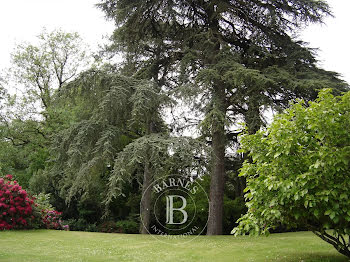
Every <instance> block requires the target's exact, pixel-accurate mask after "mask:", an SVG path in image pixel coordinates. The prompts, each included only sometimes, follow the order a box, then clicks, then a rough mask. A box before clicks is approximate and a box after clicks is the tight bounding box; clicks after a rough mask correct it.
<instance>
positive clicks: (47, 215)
mask: <svg viewBox="0 0 350 262" xmlns="http://www.w3.org/2000/svg"><path fill="white" fill-rule="evenodd" d="M41 214H42V221H43V223H44V224H45V226H46V228H47V229H63V228H64V226H63V225H62V221H61V215H62V212H57V211H56V210H44V209H43V210H41Z"/></svg>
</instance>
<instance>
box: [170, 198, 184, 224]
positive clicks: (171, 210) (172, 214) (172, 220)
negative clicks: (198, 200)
mask: <svg viewBox="0 0 350 262" xmlns="http://www.w3.org/2000/svg"><path fill="white" fill-rule="evenodd" d="M176 197H177V198H180V199H181V200H182V207H180V208H174V198H176ZM186 205H187V201H186V198H184V197H183V196H179V195H170V196H167V197H166V223H167V224H170V225H182V224H184V223H186V221H187V218H188V215H187V212H186V211H185V210H184V209H185V207H186ZM174 211H180V212H181V213H182V214H183V217H184V218H183V220H182V221H181V222H179V223H176V222H174Z"/></svg>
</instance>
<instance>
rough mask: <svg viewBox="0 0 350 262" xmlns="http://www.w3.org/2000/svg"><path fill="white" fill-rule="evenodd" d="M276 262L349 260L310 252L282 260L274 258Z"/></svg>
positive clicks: (288, 256) (342, 261) (343, 257)
mask: <svg viewBox="0 0 350 262" xmlns="http://www.w3.org/2000/svg"><path fill="white" fill-rule="evenodd" d="M273 261H276V262H292V261H293V262H349V261H350V258H347V257H345V256H343V255H341V254H339V255H337V254H334V255H329V254H317V253H310V252H298V255H297V256H296V255H295V254H290V255H286V256H284V257H283V258H276V259H275V260H273Z"/></svg>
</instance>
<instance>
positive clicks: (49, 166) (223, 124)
mask: <svg viewBox="0 0 350 262" xmlns="http://www.w3.org/2000/svg"><path fill="white" fill-rule="evenodd" d="M97 7H98V8H99V9H100V10H102V12H103V13H104V14H105V15H106V18H107V19H111V20H113V21H114V22H115V30H114V32H113V34H112V35H111V36H110V42H109V44H108V45H107V46H105V47H103V48H102V49H101V50H100V52H99V54H97V55H95V56H93V57H94V59H92V57H91V56H88V54H87V53H86V52H85V51H84V49H83V48H82V46H83V45H82V41H81V39H80V37H79V35H78V34H77V33H66V32H62V31H55V32H52V33H47V32H44V33H43V34H41V35H40V37H39V40H40V41H39V44H38V45H32V44H23V45H20V46H18V47H17V49H16V50H15V52H14V53H13V54H12V61H13V63H12V64H13V65H12V68H11V70H9V71H8V75H5V76H3V77H2V78H1V79H0V80H1V82H0V83H1V85H0V99H1V100H0V101H1V105H0V109H1V124H0V144H1V148H0V160H1V161H0V172H1V173H4V174H7V173H12V174H14V175H15V176H16V177H17V179H18V180H19V181H20V183H21V184H22V185H25V186H27V187H28V188H29V189H30V191H31V192H33V193H50V194H51V201H52V204H53V205H54V206H55V207H56V208H57V209H58V210H62V211H63V212H64V213H63V215H64V217H65V219H72V220H74V221H75V223H76V224H79V223H80V224H83V226H81V227H82V228H84V227H85V228H86V227H87V226H88V225H91V224H94V223H95V224H96V223H103V222H104V221H111V220H123V221H124V220H125V221H134V222H138V221H139V220H138V216H139V213H141V214H140V215H141V217H142V220H143V221H145V227H144V226H140V232H141V233H146V232H147V230H146V229H147V227H148V226H149V223H150V221H151V220H152V219H153V218H152V215H151V213H150V210H151V208H150V207H151V204H152V195H151V194H149V195H147V196H146V197H144V198H142V201H141V195H143V193H145V192H146V188H147V187H148V186H149V185H150V184H151V183H152V181H153V180H154V179H156V178H157V177H159V176H161V175H166V174H172V173H178V174H181V175H184V176H188V175H189V173H190V172H195V173H196V174H198V175H202V174H204V176H203V177H204V179H203V181H202V182H201V183H203V186H204V187H205V188H206V189H207V191H208V194H209V198H210V205H209V210H210V212H209V210H205V212H204V213H203V214H202V216H203V217H202V218H201V219H202V220H203V221H205V220H206V217H205V216H206V215H208V214H210V215H209V218H208V225H207V234H208V235H218V234H223V233H228V232H230V231H231V229H232V228H233V227H234V225H235V221H236V220H237V219H238V218H239V217H240V216H241V214H244V213H245V212H246V208H245V206H244V200H243V195H244V189H245V187H246V179H245V178H244V177H242V176H238V174H239V170H240V168H241V167H242V164H243V162H244V161H248V162H249V161H251V156H249V155H248V154H247V153H244V154H242V153H239V152H238V151H237V149H238V148H239V147H240V141H239V135H240V134H241V133H242V132H244V130H247V132H248V133H249V134H254V133H256V132H257V131H259V130H260V129H261V128H262V127H264V126H265V125H266V123H267V120H266V115H267V114H268V113H267V112H269V111H273V112H281V111H283V110H284V109H285V108H287V107H288V105H289V103H290V102H291V101H296V99H298V98H302V99H304V101H306V102H307V101H312V100H314V99H316V97H317V94H318V92H319V90H321V89H323V88H331V89H332V91H333V93H334V94H341V92H343V91H346V90H348V86H347V84H346V83H344V82H343V81H342V80H341V79H340V78H339V75H338V74H337V73H335V72H330V71H326V70H323V69H321V68H319V67H318V66H317V58H316V54H315V52H314V50H313V49H311V48H308V47H307V45H306V43H304V42H302V41H297V40H296V39H295V38H294V37H293V35H294V33H296V32H297V31H298V30H301V28H302V27H303V26H305V25H307V24H309V23H321V22H322V20H323V18H324V17H325V16H327V15H330V14H331V11H330V9H329V6H328V5H327V3H326V2H325V1H302V0H289V1H262V0H254V1H236V0H230V1H228V0H221V1H205V0H200V1H192V0H188V1H187V0H186V1H163V0H158V1H155V0H151V1H143V0H137V1H126V0H103V1H101V2H100V3H99V4H97ZM117 55H118V56H121V57H122V61H121V62H120V63H112V62H111V61H112V59H111V58H112V57H114V56H117ZM13 83H16V84H18V85H21V86H23V90H25V92H24V93H23V94H19V95H17V96H15V95H13V94H11V88H9V87H11V84H13ZM180 105H184V106H185V107H187V108H188V109H189V110H190V111H191V114H189V115H185V116H183V115H181V114H177V112H174V111H181V110H182V109H183V107H182V106H180ZM169 111H170V112H171V113H174V115H173V116H174V120H173V121H170V120H169V119H171V118H172V117H169V113H167V112H169ZM171 113H170V115H172V114H171ZM242 123H244V125H245V127H242V126H241V124H242ZM188 128H192V129H195V130H196V132H197V134H198V135H197V136H196V137H188V136H184V135H183V134H181V131H183V130H186V129H188ZM170 152H171V153H170ZM140 202H141V211H140V210H139V205H140ZM78 221H80V222H79V223H78ZM203 221H202V223H204V222H203ZM84 225H85V226H84ZM77 227H78V226H77ZM280 230H283V228H282V229H280Z"/></svg>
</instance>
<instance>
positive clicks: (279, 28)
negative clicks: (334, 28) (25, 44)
mask: <svg viewBox="0 0 350 262" xmlns="http://www.w3.org/2000/svg"><path fill="white" fill-rule="evenodd" d="M98 6H99V7H100V8H101V9H102V10H103V11H104V12H105V14H106V15H107V17H108V18H110V19H112V20H114V21H115V23H116V26H117V28H116V30H115V32H114V34H113V36H112V44H111V45H110V47H109V48H108V49H107V51H109V52H111V53H113V52H114V53H115V52H122V54H123V55H124V57H125V67H124V68H125V70H126V71H129V72H130V71H135V72H137V74H138V75H139V76H141V77H144V78H152V79H154V81H155V82H156V83H157V85H158V87H162V88H168V89H174V88H177V90H182V91H183V92H182V94H181V95H183V94H184V93H185V94H186V95H187V97H190V100H191V101H192V102H196V103H194V108H196V109H197V110H199V111H200V112H201V113H202V114H204V116H205V117H204V120H203V119H202V120H203V121H201V124H200V127H201V130H202V134H203V137H205V138H206V139H207V140H208V142H209V143H210V145H211V147H212V149H213V150H212V152H213V153H212V172H211V185H210V213H209V222H208V231H207V233H208V234H209V235H213V234H221V233H222V221H223V219H222V216H223V196H224V185H225V178H226V171H227V164H228V161H227V154H226V149H227V147H228V145H229V142H231V143H234V141H235V140H236V139H237V134H238V133H239V132H233V131H232V128H233V127H234V126H235V125H237V121H240V120H241V119H242V118H243V119H244V121H245V122H246V123H247V126H248V127H249V129H250V132H251V133H254V132H255V131H257V130H258V129H259V128H260V126H261V125H262V124H263V118H262V115H263V109H264V107H265V108H266V107H270V108H271V107H272V108H276V107H279V108H280V107H281V106H286V105H287V104H288V100H290V99H294V98H296V97H305V98H307V99H314V98H315V97H316V94H317V88H319V87H320V86H324V87H325V86H331V85H332V86H334V87H335V88H337V86H341V85H334V83H337V84H339V83H340V81H339V80H338V79H337V77H336V74H334V73H331V72H326V71H323V70H319V69H318V68H317V67H316V66H315V62H316V61H315V58H314V56H313V54H312V52H311V50H309V49H307V48H305V47H304V46H303V45H302V43H298V42H295V41H293V40H292V39H291V37H289V35H288V33H287V32H291V31H293V30H296V29H298V28H299V27H300V26H302V25H303V24H305V23H309V22H320V21H322V18H323V17H324V16H325V15H327V14H329V13H330V10H329V7H328V5H327V4H326V3H325V2H324V1H302V0H290V1H282V2H281V1H260V0H258V1H156V0H152V1H141V0H139V1H126V0H103V1H101V3H100V4H99V5H98ZM317 79H318V80H317ZM317 83H320V85H317ZM178 87H181V88H178ZM235 146H237V143H235ZM235 157H236V158H237V156H235Z"/></svg>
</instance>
